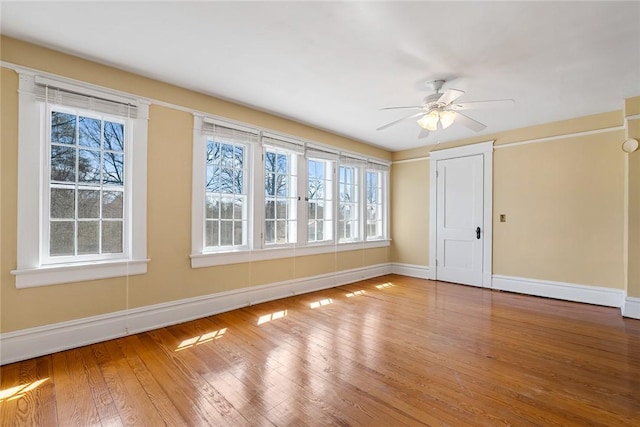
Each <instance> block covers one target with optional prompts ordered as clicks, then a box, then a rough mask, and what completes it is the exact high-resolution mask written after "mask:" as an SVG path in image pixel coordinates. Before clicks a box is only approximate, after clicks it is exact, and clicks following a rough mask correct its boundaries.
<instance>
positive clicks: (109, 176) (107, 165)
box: [102, 152, 124, 185]
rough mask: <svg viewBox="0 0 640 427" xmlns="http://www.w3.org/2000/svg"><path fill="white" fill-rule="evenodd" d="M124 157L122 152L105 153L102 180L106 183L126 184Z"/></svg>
mask: <svg viewBox="0 0 640 427" xmlns="http://www.w3.org/2000/svg"><path fill="white" fill-rule="evenodd" d="M123 163H124V157H123V155H122V154H115V153H110V152H105V153H104V168H103V172H102V173H103V175H102V182H103V183H104V184H113V185H124V167H123Z"/></svg>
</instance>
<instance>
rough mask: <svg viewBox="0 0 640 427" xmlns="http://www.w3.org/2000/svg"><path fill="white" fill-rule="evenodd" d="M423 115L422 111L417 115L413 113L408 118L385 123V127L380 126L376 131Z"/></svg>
mask: <svg viewBox="0 0 640 427" xmlns="http://www.w3.org/2000/svg"><path fill="white" fill-rule="evenodd" d="M424 114H425V112H424V111H420V112H419V113H415V114H412V115H410V116H407V117H403V118H401V119H398V120H394V121H392V122H391V123H387V124H386V125H383V126H380V127H379V128H378V129H376V130H382V129H386V128H388V127H390V126H393V125H395V124H397V123H400V122H402V121H404V120H409V119H413V118H414V117H419V116H422V115H424Z"/></svg>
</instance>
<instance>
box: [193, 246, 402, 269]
mask: <svg viewBox="0 0 640 427" xmlns="http://www.w3.org/2000/svg"><path fill="white" fill-rule="evenodd" d="M390 243H391V241H390V240H374V241H368V242H352V243H339V244H337V245H336V244H335V243H333V244H325V245H319V244H310V245H308V246H304V247H286V248H269V249H260V250H253V251H251V250H247V251H233V252H208V253H199V254H192V255H191V268H203V267H214V266H217V265H225V264H239V263H243V262H254V261H266V260H271V259H279V258H291V257H296V256H308V255H319V254H326V253H335V252H345V251H355V250H359V249H373V248H381V247H386V246H389V245H390Z"/></svg>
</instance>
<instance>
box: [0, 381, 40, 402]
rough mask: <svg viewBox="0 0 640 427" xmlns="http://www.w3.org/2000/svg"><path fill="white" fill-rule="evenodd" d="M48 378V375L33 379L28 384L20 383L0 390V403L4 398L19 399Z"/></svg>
mask: <svg viewBox="0 0 640 427" xmlns="http://www.w3.org/2000/svg"><path fill="white" fill-rule="evenodd" d="M48 379H49V377H47V378H43V379H41V380H37V381H33V382H31V383H28V384H20V385H17V386H15V387H10V388H6V389H4V390H0V403H2V402H4V401H5V400H7V401H9V400H14V399H20V398H21V397H23V396H24V395H25V394H27V393H29V392H30V391H32V390H35V389H36V388H38V386H40V385H41V384H42V383H44V382H45V381H47V380H48Z"/></svg>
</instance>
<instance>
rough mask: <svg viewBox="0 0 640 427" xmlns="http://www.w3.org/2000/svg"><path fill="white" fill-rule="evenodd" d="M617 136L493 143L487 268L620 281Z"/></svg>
mask: <svg viewBox="0 0 640 427" xmlns="http://www.w3.org/2000/svg"><path fill="white" fill-rule="evenodd" d="M623 136H624V132H623V131H615V132H608V133H606V134H595V135H589V136H581V137H574V138H566V139H556V140H553V141H548V142H542V143H537V144H526V145H519V146H513V147H505V148H498V149H496V150H495V153H494V170H493V173H494V196H493V197H494V198H493V208H494V224H493V227H494V229H493V260H494V261H493V273H494V274H501V275H508V276H517V277H526V278H532V279H543V280H553V281H561V282H569V283H576V284H582V285H595V286H605V287H612V288H621V289H622V288H623V286H624V272H623V254H624V252H623V251H624V248H623V240H622V237H623V227H624V222H623V215H624V212H623V209H622V207H623V203H624V174H623V167H624V155H623V152H622V150H621V149H620V141H622V138H623ZM500 214H506V218H507V222H504V223H501V222H499V221H498V218H499V215H500Z"/></svg>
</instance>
